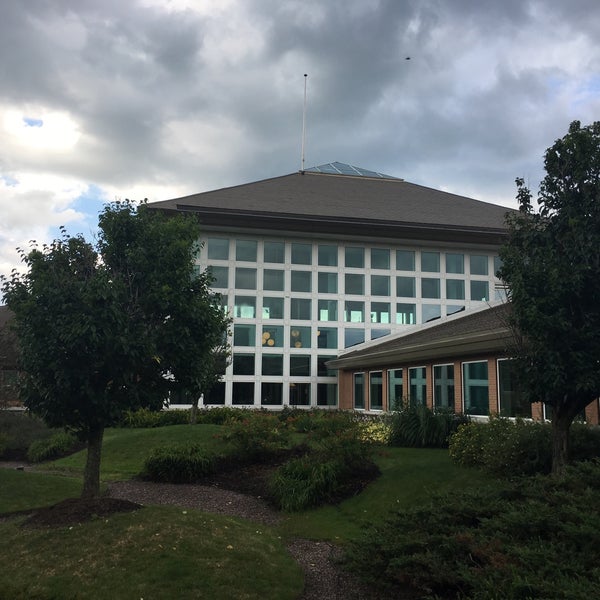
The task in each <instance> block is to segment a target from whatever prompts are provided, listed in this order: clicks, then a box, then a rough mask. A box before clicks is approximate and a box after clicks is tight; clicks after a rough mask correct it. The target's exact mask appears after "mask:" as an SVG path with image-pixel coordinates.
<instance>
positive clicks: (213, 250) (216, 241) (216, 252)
mask: <svg viewBox="0 0 600 600" xmlns="http://www.w3.org/2000/svg"><path fill="white" fill-rule="evenodd" d="M208 258H209V259H214V260H227V259H228V258H229V240H226V239H224V238H208Z"/></svg>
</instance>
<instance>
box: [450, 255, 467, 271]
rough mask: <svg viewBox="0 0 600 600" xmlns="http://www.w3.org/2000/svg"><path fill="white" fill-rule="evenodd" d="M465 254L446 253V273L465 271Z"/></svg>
mask: <svg viewBox="0 0 600 600" xmlns="http://www.w3.org/2000/svg"><path fill="white" fill-rule="evenodd" d="M464 272H465V256H464V254H450V253H447V254H446V273H464Z"/></svg>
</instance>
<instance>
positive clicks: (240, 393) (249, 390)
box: [231, 381, 254, 405]
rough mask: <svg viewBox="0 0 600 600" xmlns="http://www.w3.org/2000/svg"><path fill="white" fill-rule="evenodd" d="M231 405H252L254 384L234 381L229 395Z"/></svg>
mask: <svg viewBox="0 0 600 600" xmlns="http://www.w3.org/2000/svg"><path fill="white" fill-rule="evenodd" d="M231 402H232V404H246V405H247V404H254V383H253V382H251V381H234V382H233V388H232V393H231Z"/></svg>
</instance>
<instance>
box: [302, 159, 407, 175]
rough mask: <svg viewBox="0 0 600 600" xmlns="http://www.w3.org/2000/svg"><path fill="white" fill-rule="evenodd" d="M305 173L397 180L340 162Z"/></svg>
mask: <svg viewBox="0 0 600 600" xmlns="http://www.w3.org/2000/svg"><path fill="white" fill-rule="evenodd" d="M305 173H325V174H328V175H349V176H352V177H372V178H374V179H398V177H392V176H391V175H384V174H383V173H378V172H377V171H369V170H368V169H362V168H361V167H354V166H352V165H347V164H344V163H341V162H332V163H326V164H324V165H319V166H318V167H310V169H305Z"/></svg>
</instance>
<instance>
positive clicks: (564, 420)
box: [552, 411, 573, 477]
mask: <svg viewBox="0 0 600 600" xmlns="http://www.w3.org/2000/svg"><path fill="white" fill-rule="evenodd" d="M572 422H573V418H572V417H570V416H569V415H565V414H564V413H562V412H558V411H555V413H554V415H553V418H552V475H553V476H554V477H561V476H562V474H563V473H564V470H565V467H566V466H567V463H568V461H569V428H570V427H571V423H572Z"/></svg>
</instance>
